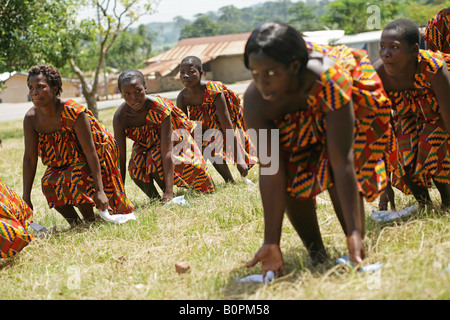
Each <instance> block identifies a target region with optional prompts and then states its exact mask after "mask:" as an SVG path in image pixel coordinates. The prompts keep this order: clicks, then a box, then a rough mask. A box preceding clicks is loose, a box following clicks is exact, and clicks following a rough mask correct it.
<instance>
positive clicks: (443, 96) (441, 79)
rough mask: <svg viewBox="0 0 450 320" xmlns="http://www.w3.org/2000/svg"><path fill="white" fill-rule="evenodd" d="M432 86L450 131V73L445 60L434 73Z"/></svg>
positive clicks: (449, 131)
mask: <svg viewBox="0 0 450 320" xmlns="http://www.w3.org/2000/svg"><path fill="white" fill-rule="evenodd" d="M431 88H432V90H433V92H434V94H435V96H436V99H437V101H438V104H439V109H440V111H441V117H442V120H443V121H444V125H445V128H446V129H447V132H448V133H450V74H449V72H448V69H447V64H446V63H445V61H444V65H443V66H442V68H440V69H439V70H438V72H437V73H436V74H435V75H434V77H433V80H432V81H431Z"/></svg>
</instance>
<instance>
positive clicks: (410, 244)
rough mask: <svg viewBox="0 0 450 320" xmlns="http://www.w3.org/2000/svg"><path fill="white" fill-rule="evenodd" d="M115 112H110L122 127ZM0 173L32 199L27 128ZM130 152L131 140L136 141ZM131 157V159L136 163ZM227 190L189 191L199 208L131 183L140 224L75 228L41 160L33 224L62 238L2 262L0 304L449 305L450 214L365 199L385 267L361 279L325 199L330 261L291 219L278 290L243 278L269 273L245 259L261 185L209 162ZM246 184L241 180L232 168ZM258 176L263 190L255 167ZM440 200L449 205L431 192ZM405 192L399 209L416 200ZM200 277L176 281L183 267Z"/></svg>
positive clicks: (6, 143) (13, 127)
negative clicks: (314, 251)
mask: <svg viewBox="0 0 450 320" xmlns="http://www.w3.org/2000/svg"><path fill="white" fill-rule="evenodd" d="M114 111H115V109H107V110H102V111H100V116H99V118H100V121H101V122H102V123H104V124H105V125H106V127H107V128H108V129H109V130H112V124H111V119H112V115H113V113H114ZM0 137H1V138H2V140H3V147H2V148H0V178H1V179H2V180H3V181H4V182H5V183H6V184H7V185H8V186H9V187H10V188H12V189H13V190H15V191H16V192H17V193H18V194H22V156H23V135H22V121H12V122H4V123H1V124H0ZM128 143H129V148H128V150H130V149H131V141H128ZM128 158H129V156H128ZM211 171H212V174H213V178H214V180H215V181H216V184H217V185H218V188H217V192H216V193H215V194H212V195H196V194H193V193H189V192H187V193H186V192H184V191H183V190H179V189H176V192H177V195H181V194H184V195H185V197H186V199H187V200H188V201H189V203H190V206H189V207H182V206H178V205H171V206H162V205H161V204H158V203H153V204H150V202H149V201H148V199H147V198H146V197H145V195H144V194H143V193H142V192H141V191H140V190H139V189H138V188H137V187H136V186H135V185H134V184H133V183H132V181H131V180H130V179H129V177H128V178H127V181H126V190H127V195H128V197H129V198H130V199H131V200H132V201H133V202H134V203H135V205H136V211H135V214H136V216H137V220H136V221H129V222H127V223H125V224H122V225H115V224H111V223H107V222H104V221H98V222H95V223H94V224H91V225H85V226H81V227H78V228H76V229H74V230H70V231H66V230H67V229H68V224H67V223H66V222H65V220H64V219H63V218H62V217H61V216H60V215H59V214H58V213H57V212H56V211H55V210H53V209H52V210H51V209H49V208H48V205H47V203H46V200H45V198H44V196H43V194H42V191H41V189H40V179H41V177H42V175H43V172H44V167H43V166H42V164H41V163H40V162H39V166H38V172H37V175H36V178H35V180H34V186H33V192H32V200H33V204H34V208H35V215H34V220H35V222H38V223H40V224H42V225H45V226H46V227H47V228H56V230H59V231H61V232H59V233H58V234H55V235H52V236H50V237H48V238H45V239H39V238H38V237H36V238H35V240H34V241H33V242H32V243H31V244H30V245H29V246H27V247H26V248H25V249H24V250H23V251H22V252H21V253H20V254H18V255H17V256H16V257H14V258H10V259H4V260H0V283H1V286H0V299H18V300H25V299H32V300H45V299H50V300H67V299H76V300H84V299H87V300H91V299H114V300H115V299H120V300H126V299H132V300H141V299H142V300H163V299H168V300H185V299H186V300H230V299H237V300H266V299H267V300H292V299H293V300H298V299H312V300H334V299H345V300H356V299H369V300H372V299H375V300H377V299H401V300H406V299H425V300H435V299H442V300H448V299H449V298H450V271H448V265H449V263H450V221H449V220H450V219H449V214H448V213H442V212H438V211H432V212H429V213H424V212H419V213H418V214H417V215H415V216H414V217H410V218H409V219H407V220H404V221H397V222H391V223H384V224H380V223H376V222H374V221H372V220H371V219H370V217H369V213H370V211H371V210H372V209H375V208H376V206H377V201H376V202H375V203H366V208H365V210H366V212H365V213H366V217H367V236H366V239H365V246H366V250H367V259H366V261H365V263H366V264H369V263H374V262H378V261H379V262H381V263H382V264H383V266H382V268H381V270H380V271H377V272H367V273H364V272H357V271H355V270H353V269H351V268H348V267H346V266H342V265H337V264H336V263H335V260H336V259H337V258H338V257H340V256H342V255H345V254H346V244H345V238H344V236H343V232H342V229H341V227H340V225H339V223H338V220H337V218H336V216H335V214H334V212H333V209H332V205H331V202H330V200H329V198H328V194H327V193H324V194H322V195H320V197H319V198H318V216H319V221H320V225H321V231H322V236H323V238H324V242H325V244H326V248H327V250H328V252H329V256H330V258H329V261H328V263H326V264H322V265H318V266H312V265H311V262H310V260H309V258H308V256H307V253H306V250H305V248H304V247H303V245H302V244H301V242H300V240H299V238H298V236H297V234H296V233H295V231H294V230H293V228H292V226H291V225H290V223H289V222H288V220H287V219H285V220H284V225H283V234H282V241H281V248H282V251H283V254H284V259H285V264H286V275H285V276H283V277H280V278H277V279H276V280H275V281H273V282H272V283H271V284H269V285H263V284H258V283H238V282H236V280H235V278H236V277H244V276H247V275H250V274H254V273H260V272H261V267H260V265H258V266H256V267H254V268H253V269H246V268H245V263H246V262H247V261H249V260H251V258H252V257H253V255H254V253H255V252H256V251H257V250H258V249H259V247H260V245H261V243H262V239H263V231H264V226H263V213H262V206H261V200H260V196H259V190H258V187H257V186H252V185H247V184H246V183H244V182H240V180H238V181H239V182H238V183H236V184H225V183H223V180H221V178H220V176H219V175H218V174H217V173H216V172H215V171H214V169H213V167H212V166H211ZM233 173H234V175H235V176H236V177H237V175H238V173H237V170H236V169H235V168H233ZM249 178H250V179H251V180H252V181H253V182H255V183H256V184H257V183H258V172H257V168H253V169H252V170H251V171H250V172H249ZM432 197H433V200H434V201H435V203H437V204H438V203H440V198H439V195H438V193H437V192H436V191H435V190H433V191H432ZM414 203H415V202H414V199H413V198H412V197H406V196H404V195H402V194H400V193H399V192H397V191H396V204H397V207H398V208H400V209H402V208H404V207H406V206H408V205H412V204H414ZM179 261H187V262H188V263H189V265H190V271H188V272H187V273H184V274H178V273H177V272H176V271H175V264H176V263H177V262H179Z"/></svg>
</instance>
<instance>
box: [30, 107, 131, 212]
mask: <svg viewBox="0 0 450 320" xmlns="http://www.w3.org/2000/svg"><path fill="white" fill-rule="evenodd" d="M82 112H85V113H86V114H87V116H88V119H89V123H90V125H91V132H92V136H93V140H94V145H95V149H96V151H97V155H98V158H99V160H100V168H101V175H102V181H103V187H104V191H105V194H106V196H107V197H108V200H109V208H108V211H109V213H110V214H128V213H131V212H133V210H134V205H133V204H132V203H131V201H130V200H129V199H128V198H127V196H126V194H125V190H124V186H123V182H122V178H121V176H120V173H119V158H118V155H119V149H118V147H117V143H116V140H115V139H114V137H113V136H112V135H111V133H109V132H108V131H107V130H106V128H105V127H104V126H103V125H102V124H101V123H100V122H99V121H98V120H97V119H96V118H95V117H94V116H93V115H92V113H91V111H89V110H87V109H86V108H85V107H84V106H82V105H80V104H78V103H77V102H75V101H73V100H67V101H66V102H65V104H64V108H63V110H62V112H61V129H60V130H58V131H56V132H53V133H50V134H41V133H40V134H39V145H38V150H39V151H38V152H39V156H40V157H41V160H42V163H43V164H44V166H47V167H48V168H47V170H46V171H45V174H44V176H43V177H42V191H43V192H44V195H45V197H46V198H47V202H48V204H49V206H50V208H54V207H59V206H63V205H75V206H76V205H78V204H93V205H95V203H94V200H93V198H94V195H95V188H94V179H93V178H92V175H91V170H90V169H89V165H88V163H87V160H86V157H85V155H84V153H83V151H82V149H81V145H80V143H79V141H78V139H77V136H76V133H75V130H74V125H75V121H76V120H77V118H78V116H79V115H80V114H81V113H82Z"/></svg>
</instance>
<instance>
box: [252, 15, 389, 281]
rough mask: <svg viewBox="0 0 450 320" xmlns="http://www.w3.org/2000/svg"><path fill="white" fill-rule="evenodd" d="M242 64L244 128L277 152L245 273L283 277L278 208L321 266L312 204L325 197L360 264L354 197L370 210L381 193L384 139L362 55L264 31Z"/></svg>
mask: <svg viewBox="0 0 450 320" xmlns="http://www.w3.org/2000/svg"><path fill="white" fill-rule="evenodd" d="M280 48H283V50H280ZM244 62H245V65H246V66H247V68H248V69H249V70H250V71H251V72H252V75H253V82H252V83H251V84H250V86H249V88H248V89H247V91H246V93H245V95H244V102H245V105H244V111H245V113H244V114H245V119H246V121H247V124H248V126H249V128H254V129H256V131H257V133H258V141H261V137H262V135H263V134H265V132H269V131H270V130H273V129H275V130H279V133H280V136H279V140H275V141H271V140H270V136H269V137H267V138H266V141H269V142H270V145H269V146H267V148H266V149H267V150H272V148H273V144H276V146H277V147H278V148H273V150H277V151H278V152H279V157H278V159H277V160H278V162H279V170H278V172H277V173H275V174H272V175H269V174H262V171H260V191H261V197H262V202H263V208H264V222H265V232H264V244H263V245H262V247H261V248H260V249H259V251H258V252H257V253H256V255H255V257H254V258H253V260H251V261H250V262H249V263H248V264H247V267H252V266H254V265H256V264H257V263H258V262H261V263H262V267H263V273H264V274H265V273H266V272H267V271H269V270H272V271H274V272H275V273H278V272H280V271H281V272H283V270H284V262H283V257H282V253H281V250H280V247H279V243H280V238H281V227H282V220H283V215H284V211H285V209H286V210H287V215H288V217H289V219H290V221H291V223H292V224H293V226H294V228H295V229H296V231H297V233H298V234H299V236H300V238H301V240H302V241H303V243H304V245H305V246H306V248H307V250H308V252H309V255H310V256H311V258H313V259H314V260H315V261H322V260H323V259H325V258H326V250H325V247H324V245H323V242H322V238H321V235H320V230H319V224H318V221H317V216H316V209H315V201H314V198H315V196H316V195H317V194H319V193H321V192H322V191H324V190H326V189H328V191H329V193H330V196H331V199H332V202H333V206H334V209H335V211H336V214H337V216H338V218H339V221H340V223H341V225H342V227H343V230H344V233H345V235H346V237H347V247H348V250H349V255H350V258H351V260H352V261H353V262H355V263H360V262H361V261H362V259H364V255H365V253H364V247H363V237H364V229H365V227H364V208H363V198H362V196H360V193H362V195H364V196H365V198H366V199H367V200H369V201H371V200H373V199H375V198H376V197H377V196H378V195H380V194H381V192H382V191H383V189H384V187H385V186H386V179H385V176H383V171H384V170H385V167H386V165H387V164H386V163H385V162H384V160H383V159H384V158H383V154H384V152H385V151H386V149H387V146H388V140H389V138H390V134H391V128H390V124H389V110H390V102H389V100H388V99H387V97H386V95H385V94H384V91H383V88H382V86H381V81H380V79H379V78H378V76H377V75H376V73H375V71H374V70H373V68H372V66H371V64H370V61H369V60H368V57H367V53H366V52H365V51H363V50H351V49H350V48H348V47H345V46H340V47H329V46H319V45H315V44H313V43H305V41H304V40H303V38H302V37H301V35H300V34H299V33H298V32H297V31H296V30H295V29H294V28H292V27H291V26H289V25H286V24H282V23H276V22H270V23H265V24H263V25H262V26H261V27H259V28H257V29H256V30H254V31H253V32H252V34H251V36H250V38H249V40H248V42H247V44H246V47H245V53H244ZM262 129H267V131H264V130H262ZM260 149H261V146H259V147H258V150H260ZM272 157H273V155H272ZM260 167H261V168H264V167H265V165H263V164H262V163H261V164H260ZM355 167H356V170H355Z"/></svg>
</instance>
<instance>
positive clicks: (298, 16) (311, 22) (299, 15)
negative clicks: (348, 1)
mask: <svg viewBox="0 0 450 320" xmlns="http://www.w3.org/2000/svg"><path fill="white" fill-rule="evenodd" d="M316 8H317V7H316V6H313V5H308V4H304V3H303V2H297V3H296V4H294V6H292V7H291V8H290V9H289V10H288V14H291V15H293V17H292V18H291V19H289V21H288V23H289V24H291V25H292V26H294V27H295V28H297V30H299V31H314V30H321V29H323V28H322V25H321V24H320V23H319V21H318V19H317V15H316V14H315V11H316Z"/></svg>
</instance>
